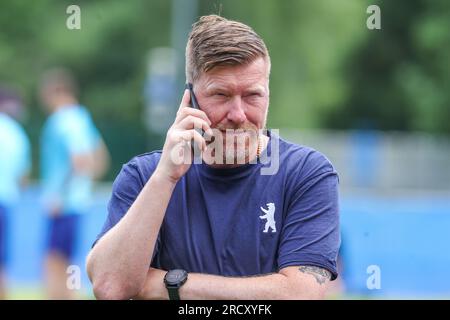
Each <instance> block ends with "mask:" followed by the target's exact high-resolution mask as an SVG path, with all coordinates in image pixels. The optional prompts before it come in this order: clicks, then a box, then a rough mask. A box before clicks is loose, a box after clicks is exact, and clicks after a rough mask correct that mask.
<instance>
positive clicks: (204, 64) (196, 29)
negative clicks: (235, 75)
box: [186, 15, 270, 82]
mask: <svg viewBox="0 0 450 320" xmlns="http://www.w3.org/2000/svg"><path fill="white" fill-rule="evenodd" d="M260 57H262V58H264V59H265V60H266V61H267V62H268V64H269V69H270V56H269V52H268V50H267V47H266V45H265V43H264V41H263V40H262V38H261V37H260V36H259V35H258V34H257V33H256V32H255V31H254V30H253V29H252V28H250V27H249V26H247V25H245V24H243V23H241V22H237V21H232V20H228V19H225V18H223V17H220V16H217V15H208V16H203V17H201V18H200V19H199V20H198V21H197V22H196V23H194V24H193V26H192V31H191V32H190V34H189V39H188V42H187V45H186V80H187V81H188V82H194V81H195V80H197V79H198V78H199V77H200V75H201V74H202V73H203V72H208V71H209V70H211V69H213V68H214V67H217V66H226V65H230V66H234V65H244V64H248V63H250V62H252V61H254V60H256V59H257V58H260Z"/></svg>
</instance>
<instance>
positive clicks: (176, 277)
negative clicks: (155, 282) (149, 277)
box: [164, 269, 188, 286]
mask: <svg viewBox="0 0 450 320" xmlns="http://www.w3.org/2000/svg"><path fill="white" fill-rule="evenodd" d="M187 275H188V273H187V272H186V271H184V270H180V269H175V270H170V271H169V272H168V273H167V274H166V276H165V278H164V281H165V282H166V284H167V285H169V286H179V285H182V284H183V283H184V281H186V279H187Z"/></svg>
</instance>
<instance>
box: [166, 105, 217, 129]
mask: <svg viewBox="0 0 450 320" xmlns="http://www.w3.org/2000/svg"><path fill="white" fill-rule="evenodd" d="M190 115H191V116H195V117H198V118H202V119H203V120H205V121H206V122H208V124H209V125H211V120H209V118H208V116H207V115H206V113H205V112H204V111H202V110H199V109H194V108H190V107H189V108H180V109H178V112H177V117H176V119H175V123H179V122H180V121H181V120H183V119H184V118H186V117H187V116H190Z"/></svg>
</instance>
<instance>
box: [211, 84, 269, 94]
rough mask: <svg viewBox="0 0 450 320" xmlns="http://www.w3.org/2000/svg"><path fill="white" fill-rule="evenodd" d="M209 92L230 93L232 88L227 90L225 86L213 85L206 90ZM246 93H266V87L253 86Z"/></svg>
mask: <svg viewBox="0 0 450 320" xmlns="http://www.w3.org/2000/svg"><path fill="white" fill-rule="evenodd" d="M205 90H206V91H207V92H213V91H230V88H227V87H226V86H224V85H220V84H211V85H209V86H207V87H206V89H205ZM244 92H258V93H264V87H263V86H261V85H257V86H251V87H248V88H246V89H245V90H244Z"/></svg>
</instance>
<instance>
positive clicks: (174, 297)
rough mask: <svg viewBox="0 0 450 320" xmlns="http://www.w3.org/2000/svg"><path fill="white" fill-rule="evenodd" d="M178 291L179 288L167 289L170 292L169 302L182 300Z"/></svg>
mask: <svg viewBox="0 0 450 320" xmlns="http://www.w3.org/2000/svg"><path fill="white" fill-rule="evenodd" d="M178 289H179V288H173V287H172V288H171V287H167V291H168V292H169V300H180V294H179V293H178Z"/></svg>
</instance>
